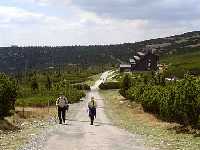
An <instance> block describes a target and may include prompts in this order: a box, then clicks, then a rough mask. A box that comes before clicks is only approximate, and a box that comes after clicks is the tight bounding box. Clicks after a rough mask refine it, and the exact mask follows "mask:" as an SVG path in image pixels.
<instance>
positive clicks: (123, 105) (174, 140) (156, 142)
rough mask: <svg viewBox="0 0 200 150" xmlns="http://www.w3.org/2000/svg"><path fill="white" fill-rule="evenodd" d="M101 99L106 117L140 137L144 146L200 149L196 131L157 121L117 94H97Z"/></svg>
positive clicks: (139, 106)
mask: <svg viewBox="0 0 200 150" xmlns="http://www.w3.org/2000/svg"><path fill="white" fill-rule="evenodd" d="M100 93H101V95H102V96H103V97H104V99H105V110H106V114H107V116H108V117H109V118H110V119H111V120H112V121H113V123H114V124H115V125H117V126H119V127H121V128H124V129H126V130H128V131H129V132H132V133H135V134H138V135H142V136H143V137H144V142H145V144H146V145H147V146H150V147H156V148H159V149H162V150H180V149H181V150H182V149H184V150H197V149H200V134H198V131H191V130H190V132H188V131H185V130H182V127H181V126H180V125H179V124H175V123H167V122H163V121H160V120H159V119H157V118H156V117H155V116H154V115H152V114H149V113H145V112H144V111H143V109H142V107H141V105H139V104H137V103H134V102H133V103H131V102H129V101H128V100H125V99H124V98H123V97H122V96H120V94H119V93H118V90H107V91H100Z"/></svg>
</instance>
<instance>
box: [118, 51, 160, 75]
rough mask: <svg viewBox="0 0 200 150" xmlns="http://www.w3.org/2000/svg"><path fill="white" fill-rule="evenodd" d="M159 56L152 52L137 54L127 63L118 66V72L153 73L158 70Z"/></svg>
mask: <svg viewBox="0 0 200 150" xmlns="http://www.w3.org/2000/svg"><path fill="white" fill-rule="evenodd" d="M158 63H159V56H158V55H157V54H155V53H153V51H152V50H146V51H142V52H137V53H136V55H135V56H133V58H130V59H129V63H127V64H121V65H120V72H125V71H129V72H133V71H153V70H157V69H158Z"/></svg>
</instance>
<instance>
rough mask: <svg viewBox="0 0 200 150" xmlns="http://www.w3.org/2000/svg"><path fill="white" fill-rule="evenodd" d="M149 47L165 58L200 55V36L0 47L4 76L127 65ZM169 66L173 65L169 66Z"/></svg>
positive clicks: (192, 33)
mask: <svg viewBox="0 0 200 150" xmlns="http://www.w3.org/2000/svg"><path fill="white" fill-rule="evenodd" d="M146 47H149V48H151V49H154V50H155V52H156V53H158V54H159V55H160V56H161V60H162V59H163V58H165V56H166V55H167V56H171V55H180V54H185V53H188V52H189V53H191V52H197V51H200V32H199V31H195V32H188V33H185V34H182V35H175V36H171V37H166V38H159V39H151V40H146V41H142V42H136V43H124V44H116V45H93V46H60V47H58V46H57V47H48V46H45V47H18V46H11V47H0V72H20V71H24V70H26V69H31V70H32V69H45V68H52V67H59V66H62V65H66V64H67V65H79V66H82V67H88V66H95V65H105V64H107V65H115V66H117V65H118V64H120V63H125V62H127V61H128V59H129V58H131V57H132V56H133V55H134V54H135V53H136V52H137V51H141V50H144V49H145V48H146ZM168 63H169V62H168Z"/></svg>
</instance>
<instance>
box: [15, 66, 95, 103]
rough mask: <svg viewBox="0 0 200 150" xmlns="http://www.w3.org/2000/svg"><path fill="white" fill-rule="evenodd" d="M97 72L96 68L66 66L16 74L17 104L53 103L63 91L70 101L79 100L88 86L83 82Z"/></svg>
mask: <svg viewBox="0 0 200 150" xmlns="http://www.w3.org/2000/svg"><path fill="white" fill-rule="evenodd" d="M96 73H98V69H95V70H91V69H83V68H79V69H77V66H75V67H72V66H69V67H66V68H64V70H48V71H34V72H29V73H26V75H22V74H18V75H16V79H17V81H18V85H19V90H18V93H19V94H18V97H17V101H16V105H17V106H24V107H25V106H40V107H45V106H48V105H55V101H56V99H57V97H58V96H59V95H60V94H61V93H63V94H64V95H65V96H66V97H67V98H68V100H69V102H70V103H75V102H78V101H80V99H81V98H82V97H84V96H85V93H84V90H89V89H90V86H89V85H87V84H85V83H84V82H86V81H88V80H90V79H91V78H90V76H94V74H96Z"/></svg>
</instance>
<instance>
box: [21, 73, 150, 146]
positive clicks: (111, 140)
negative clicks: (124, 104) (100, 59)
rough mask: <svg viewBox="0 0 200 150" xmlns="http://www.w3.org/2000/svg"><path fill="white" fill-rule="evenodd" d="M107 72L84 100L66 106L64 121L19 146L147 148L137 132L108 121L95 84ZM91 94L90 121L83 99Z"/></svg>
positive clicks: (86, 100) (103, 79) (85, 101)
mask: <svg viewBox="0 0 200 150" xmlns="http://www.w3.org/2000/svg"><path fill="white" fill-rule="evenodd" d="M108 74H109V72H105V73H103V74H102V76H101V78H100V80H98V81H97V82H96V83H95V85H94V86H93V87H92V89H91V91H90V92H88V93H87V96H86V98H85V100H84V101H83V102H81V103H79V104H75V105H72V106H70V108H71V111H70V112H69V114H68V116H67V118H68V121H67V124H66V125H56V126H55V127H53V128H51V129H48V130H46V131H44V132H43V134H41V135H40V136H38V137H35V138H34V139H32V140H31V141H30V143H28V144H27V145H26V146H25V148H23V150H147V149H148V150H149V149H153V148H147V147H145V146H144V144H143V139H142V137H141V136H139V135H134V134H130V133H128V132H127V131H125V130H123V129H119V128H117V127H115V126H113V125H112V123H111V121H110V120H109V119H108V118H107V117H106V115H105V112H104V103H103V99H102V98H101V97H100V95H99V92H98V85H99V84H101V83H102V82H103V81H105V80H106V78H107V76H108ZM91 96H94V97H95V99H96V100H97V105H98V108H97V119H96V120H95V123H94V125H90V122H89V117H88V114H87V103H88V101H89V100H90V98H91Z"/></svg>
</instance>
